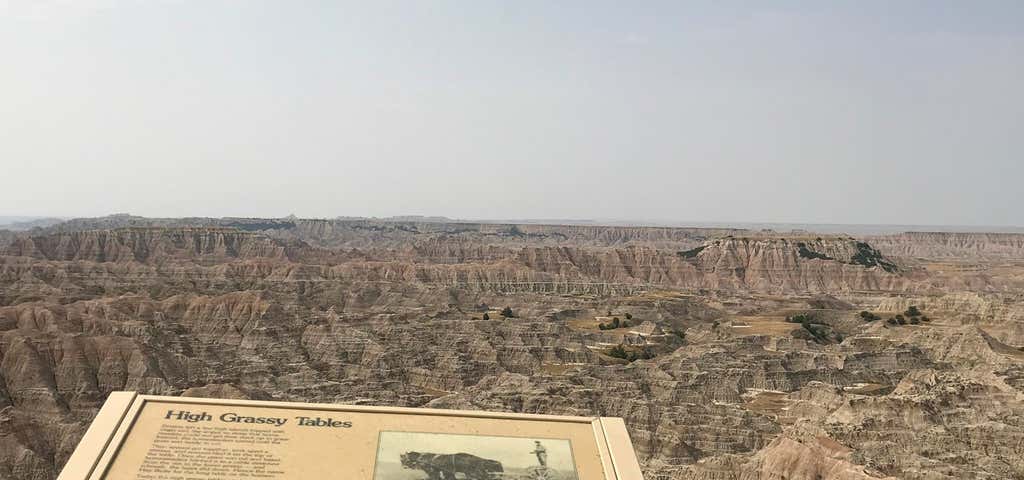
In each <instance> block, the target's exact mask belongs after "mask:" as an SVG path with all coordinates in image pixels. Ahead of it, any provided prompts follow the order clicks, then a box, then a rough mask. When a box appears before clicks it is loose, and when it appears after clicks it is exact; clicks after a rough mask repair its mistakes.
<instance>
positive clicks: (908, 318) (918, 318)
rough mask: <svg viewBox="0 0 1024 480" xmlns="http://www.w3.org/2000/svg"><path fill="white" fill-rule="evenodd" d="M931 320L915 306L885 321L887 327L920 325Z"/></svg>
mask: <svg viewBox="0 0 1024 480" xmlns="http://www.w3.org/2000/svg"><path fill="white" fill-rule="evenodd" d="M930 321H932V319H930V318H928V317H927V316H925V315H924V314H923V313H921V310H920V309H919V308H917V305H911V306H910V308H907V310H906V311H904V312H903V313H901V314H898V315H896V316H895V317H892V318H890V319H889V320H886V323H888V324H889V325H907V324H910V325H920V324H921V322H930Z"/></svg>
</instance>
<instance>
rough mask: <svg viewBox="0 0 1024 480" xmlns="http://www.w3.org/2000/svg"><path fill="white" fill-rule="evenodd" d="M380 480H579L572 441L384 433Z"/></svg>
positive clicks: (377, 472)
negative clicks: (573, 456)
mask: <svg viewBox="0 0 1024 480" xmlns="http://www.w3.org/2000/svg"><path fill="white" fill-rule="evenodd" d="M373 479H374V480H577V474H576V463H575V462H574V461H573V458H572V448H571V446H570V442H569V440H564V439H550V438H528V437H492V436H485V435H454V434H447V433H421V432H381V434H380V443H379V445H378V447H377V463H376V465H375V467H374V475H373Z"/></svg>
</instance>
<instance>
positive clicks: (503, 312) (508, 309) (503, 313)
mask: <svg viewBox="0 0 1024 480" xmlns="http://www.w3.org/2000/svg"><path fill="white" fill-rule="evenodd" d="M501 316H503V317H505V318H515V316H516V315H515V314H514V313H512V307H505V308H503V309H501Z"/></svg>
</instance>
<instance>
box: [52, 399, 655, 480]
mask: <svg viewBox="0 0 1024 480" xmlns="http://www.w3.org/2000/svg"><path fill="white" fill-rule="evenodd" d="M327 478H337V479H346V480H349V479H351V480H363V479H365V480H641V479H642V478H643V477H642V475H641V473H640V467H639V465H638V464H637V459H636V455H635V453H634V452H633V447H632V444H631V443H630V441H629V436H628V434H627V433H626V428H625V424H624V423H623V422H622V420H621V419H618V418H606V417H566V416H553V415H524V414H511V413H489V412H474V411H458V410H436V409H417V408H392V407H365V406H347V405H320V404H311V403H285V402H262V401H248V400H215V399H203V398H182V397H162V396H150V395H137V394H135V393H131V392H115V393H112V394H111V395H110V397H109V398H108V399H107V402H106V403H105V404H104V405H103V408H102V409H101V410H100V412H99V414H98V415H97V416H96V419H95V420H94V421H93V424H92V425H91V426H90V427H89V430H88V431H87V432H86V434H85V437H83V438H82V441H81V442H80V443H79V445H78V448H77V449H76V450H75V453H74V454H73V455H72V456H71V458H70V460H68V463H67V464H66V465H65V467H64V471H63V472H61V475H60V477H59V480H86V479H90V480H99V479H110V480H122V479H140V480H211V479H230V480H256V479H271V480H277V479H327Z"/></svg>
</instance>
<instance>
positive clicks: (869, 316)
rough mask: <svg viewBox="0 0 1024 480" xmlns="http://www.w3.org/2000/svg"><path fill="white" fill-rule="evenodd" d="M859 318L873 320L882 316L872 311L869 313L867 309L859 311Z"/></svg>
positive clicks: (867, 320)
mask: <svg viewBox="0 0 1024 480" xmlns="http://www.w3.org/2000/svg"><path fill="white" fill-rule="evenodd" d="M860 318H861V319H862V320H864V321H865V322H874V321H877V320H881V319H882V317H879V316H878V315H875V314H874V313H871V312H869V311H867V310H865V311H863V312H860Z"/></svg>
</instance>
